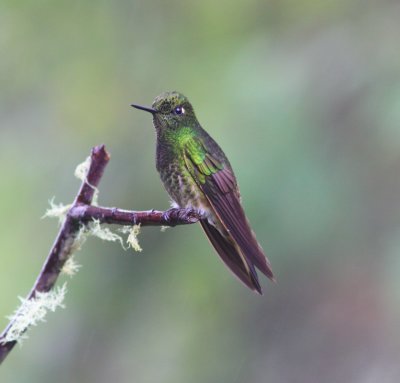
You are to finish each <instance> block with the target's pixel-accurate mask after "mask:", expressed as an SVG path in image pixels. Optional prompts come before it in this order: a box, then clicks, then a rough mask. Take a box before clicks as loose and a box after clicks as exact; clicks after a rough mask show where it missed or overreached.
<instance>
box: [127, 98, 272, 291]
mask: <svg viewBox="0 0 400 383" xmlns="http://www.w3.org/2000/svg"><path fill="white" fill-rule="evenodd" d="M131 106H133V107H134V108H137V109H140V110H144V111H146V112H149V113H151V114H152V116H153V125H154V128H155V130H156V136H157V146H156V168H157V171H158V172H159V174H160V178H161V181H162V183H163V184H164V187H165V189H166V190H167V192H168V194H169V195H170V197H171V198H172V202H173V206H174V207H178V208H186V209H192V210H194V211H196V212H197V213H198V214H199V215H200V217H201V219H200V224H201V226H202V228H203V230H204V232H205V234H206V235H207V237H208V239H209V240H210V242H211V244H212V245H213V246H214V248H215V250H216V252H217V253H218V255H219V256H220V258H221V259H222V261H223V262H224V263H225V264H226V266H227V267H228V268H229V269H230V270H231V271H232V272H233V274H234V275H236V277H237V278H238V279H239V280H240V281H242V282H243V283H244V284H245V285H246V286H247V287H249V288H250V289H251V290H253V291H256V292H258V293H259V294H262V290H261V286H260V282H259V279H258V275H257V271H256V269H258V270H260V271H261V272H262V273H263V274H265V275H266V276H267V277H268V278H270V279H271V280H274V276H273V273H272V270H271V265H270V262H269V260H268V259H267V257H266V256H265V254H264V252H263V250H262V248H261V246H260V245H259V243H258V242H257V239H256V237H255V234H254V232H253V230H252V229H251V227H250V224H249V221H248V219H247V217H246V215H245V212H244V210H243V207H242V204H241V196H240V191H239V187H238V183H237V181H236V177H235V174H234V172H233V170H232V167H231V165H230V163H229V160H228V158H227V157H226V155H225V154H224V152H223V151H222V149H221V148H220V146H219V145H218V144H217V143H216V142H215V141H214V139H213V138H211V136H210V135H209V134H208V133H207V132H206V131H205V130H204V129H203V128H202V127H201V125H200V123H199V122H198V120H197V118H196V115H195V113H194V109H193V107H192V105H191V103H190V102H189V100H188V99H187V98H186V97H185V96H184V95H183V94H181V93H179V92H176V91H172V92H165V93H162V94H160V95H159V96H157V97H156V98H155V100H154V102H153V104H152V106H151V107H147V106H141V105H136V104H132V105H131Z"/></svg>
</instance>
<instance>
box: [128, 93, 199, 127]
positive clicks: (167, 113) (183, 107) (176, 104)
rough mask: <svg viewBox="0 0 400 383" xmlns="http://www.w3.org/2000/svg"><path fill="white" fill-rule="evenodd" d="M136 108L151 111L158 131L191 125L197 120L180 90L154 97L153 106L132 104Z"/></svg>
mask: <svg viewBox="0 0 400 383" xmlns="http://www.w3.org/2000/svg"><path fill="white" fill-rule="evenodd" d="M132 106H133V107H134V108H136V109H140V110H144V111H146V112H150V113H151V114H152V115H153V123H154V126H155V128H156V130H157V131H163V130H165V129H178V128H180V127H190V126H193V124H194V123H196V122H197V120H196V116H195V114H194V111H193V107H192V105H191V104H190V102H189V100H188V99H187V98H186V97H185V96H184V95H183V94H181V93H178V92H175V91H173V92H165V93H162V94H160V95H159V96H157V97H156V98H155V99H154V102H153V104H152V106H151V108H149V107H146V106H141V105H136V104H132Z"/></svg>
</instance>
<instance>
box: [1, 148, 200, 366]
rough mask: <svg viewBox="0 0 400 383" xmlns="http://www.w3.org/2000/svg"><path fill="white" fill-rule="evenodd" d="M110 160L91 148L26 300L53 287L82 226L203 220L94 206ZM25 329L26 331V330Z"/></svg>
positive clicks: (186, 213)
mask: <svg viewBox="0 0 400 383" xmlns="http://www.w3.org/2000/svg"><path fill="white" fill-rule="evenodd" d="M109 160H110V156H109V154H108V153H107V151H106V149H105V147H104V145H100V146H96V147H94V148H93V149H92V152H91V156H90V161H89V162H88V169H87V171H86V176H85V177H84V178H83V181H82V185H81V188H80V190H79V192H78V194H77V196H76V198H75V200H74V202H73V204H72V205H71V207H70V209H69V211H68V213H67V216H66V219H65V220H64V223H63V224H62V226H61V228H60V231H59V233H58V235H57V238H56V240H55V242H54V244H53V246H52V248H51V250H50V253H49V255H48V257H47V259H46V261H45V262H44V265H43V268H42V270H41V271H40V274H39V276H38V278H37V279H36V282H35V284H34V285H33V288H32V290H31V291H30V293H29V294H28V297H27V298H26V301H32V300H35V299H37V298H38V297H40V294H43V293H47V292H49V291H50V290H51V289H52V288H53V287H54V284H55V283H56V281H57V278H58V276H59V275H60V273H61V270H62V268H63V266H64V264H65V262H66V261H67V260H68V259H69V258H70V256H71V255H72V253H73V252H74V250H75V249H76V239H77V236H78V234H79V232H80V230H81V228H82V226H84V225H87V224H88V223H90V222H92V221H93V220H97V221H98V222H100V223H107V224H117V225H132V226H133V225H139V224H140V225H141V226H176V225H185V224H191V223H195V222H197V221H198V220H199V219H200V218H201V217H199V215H198V214H197V213H196V212H194V211H192V210H186V209H170V210H167V211H164V212H163V211H155V210H149V211H127V210H121V209H117V208H105V207H100V206H92V203H93V198H94V197H95V195H96V193H97V187H98V185H99V183H100V180H101V178H102V176H103V173H104V169H105V167H106V166H107V163H108V161H109ZM17 314H18V313H17ZM17 314H16V315H15V316H14V317H13V319H11V321H10V323H9V324H8V325H7V327H6V328H5V330H4V331H3V333H2V334H1V335H0V363H1V362H2V361H3V360H4V359H5V358H6V357H7V355H8V354H9V353H10V351H11V350H12V349H13V347H14V346H15V344H16V343H17V341H16V340H12V341H9V340H8V338H9V337H8V335H9V333H10V331H12V329H13V326H14V325H15V321H16V320H17V318H18V315H17ZM22 330H23V331H26V330H27V328H24V329H22Z"/></svg>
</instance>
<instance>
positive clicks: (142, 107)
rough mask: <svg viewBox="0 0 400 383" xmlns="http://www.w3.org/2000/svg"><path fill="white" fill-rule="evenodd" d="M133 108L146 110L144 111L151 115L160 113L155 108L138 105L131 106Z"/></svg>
mask: <svg viewBox="0 0 400 383" xmlns="http://www.w3.org/2000/svg"><path fill="white" fill-rule="evenodd" d="M131 106H133V107H134V108H136V109H140V110H144V111H146V112H149V113H151V114H155V113H157V112H158V111H157V110H155V109H153V108H148V107H147V106H142V105H136V104H131Z"/></svg>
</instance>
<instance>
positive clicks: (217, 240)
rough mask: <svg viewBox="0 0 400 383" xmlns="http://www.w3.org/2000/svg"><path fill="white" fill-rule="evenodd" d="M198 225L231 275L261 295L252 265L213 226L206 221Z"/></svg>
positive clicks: (231, 242)
mask: <svg viewBox="0 0 400 383" xmlns="http://www.w3.org/2000/svg"><path fill="white" fill-rule="evenodd" d="M200 223H201V226H202V227H203V230H204V231H205V233H206V234H207V237H208V239H209V240H210V242H211V244H212V245H213V246H214V248H215V250H216V251H217V253H218V255H219V256H220V257H221V259H222V260H223V262H224V263H225V264H226V265H227V266H228V267H229V269H230V270H231V271H232V272H233V274H235V275H236V276H237V277H238V278H239V279H240V280H241V281H242V282H243V283H244V284H245V285H246V286H247V287H249V288H250V289H251V290H255V291H257V292H258V293H259V294H261V295H262V290H261V286H260V282H259V281H258V276H257V272H256V270H255V268H254V265H253V264H252V263H251V262H249V261H248V260H247V258H246V257H243V256H242V255H241V254H240V253H239V251H240V250H239V249H238V248H237V247H236V246H235V245H234V242H233V241H229V240H228V239H226V238H225V237H224V236H223V235H222V234H221V233H220V232H219V231H218V230H217V229H216V228H215V227H214V226H212V225H211V224H209V223H208V221H207V220H201V221H200Z"/></svg>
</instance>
